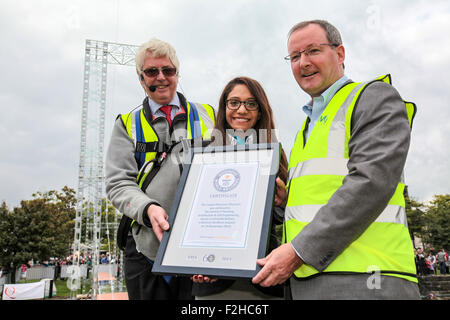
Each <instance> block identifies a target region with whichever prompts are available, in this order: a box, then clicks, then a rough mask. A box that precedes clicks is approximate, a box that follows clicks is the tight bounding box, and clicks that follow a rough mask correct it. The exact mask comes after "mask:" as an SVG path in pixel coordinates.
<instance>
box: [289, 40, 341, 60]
mask: <svg viewBox="0 0 450 320" xmlns="http://www.w3.org/2000/svg"><path fill="white" fill-rule="evenodd" d="M320 46H330V47H334V48H336V47H339V45H338V44H332V43H320V44H312V45H310V46H309V47H308V48H306V49H305V50H302V51H294V52H292V53H291V54H289V55H287V56H286V57H284V60H288V61H291V62H297V61H298V60H300V58H301V56H302V54H304V55H305V56H307V57H311V56H317V55H319V54H321V53H322V48H321V47H320Z"/></svg>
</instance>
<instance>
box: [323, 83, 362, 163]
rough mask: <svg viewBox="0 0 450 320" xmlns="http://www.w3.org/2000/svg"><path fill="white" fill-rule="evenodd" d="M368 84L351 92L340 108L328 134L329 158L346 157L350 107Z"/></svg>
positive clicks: (358, 86)
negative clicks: (346, 118)
mask: <svg viewBox="0 0 450 320" xmlns="http://www.w3.org/2000/svg"><path fill="white" fill-rule="evenodd" d="M366 84H367V82H365V83H360V84H359V85H357V86H356V87H354V88H353V89H352V91H350V93H349V94H348V96H347V98H346V99H345V101H344V103H342V105H341V106H340V108H339V110H338V111H337V113H336V115H335V116H334V119H333V122H332V123H331V126H330V131H329V133H328V149H327V157H344V152H345V117H346V115H347V110H348V107H349V106H350V105H351V104H352V102H353V100H354V98H355V96H356V93H357V92H358V91H359V89H361V88H362V87H363V86H365V85H366Z"/></svg>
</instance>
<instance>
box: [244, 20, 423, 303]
mask: <svg viewBox="0 0 450 320" xmlns="http://www.w3.org/2000/svg"><path fill="white" fill-rule="evenodd" d="M288 53H289V55H288V56H287V57H286V58H285V59H286V60H289V61H290V63H291V69H292V73H293V75H294V78H295V79H296V81H297V83H298V84H299V86H300V87H301V88H302V90H303V91H305V92H306V93H308V94H309V95H310V97H311V101H310V102H309V103H308V104H307V105H305V106H304V107H303V110H304V111H305V113H306V114H307V115H308V117H307V119H306V121H305V123H304V124H303V126H302V128H301V130H300V131H299V132H298V134H297V138H296V141H295V143H294V147H293V149H292V151H291V156H290V160H289V178H288V183H287V186H286V187H285V186H284V185H283V184H282V183H281V181H277V184H278V188H277V196H276V199H275V203H276V204H284V205H285V206H286V211H285V225H284V242H285V243H284V244H283V245H281V246H280V247H278V248H277V249H275V250H273V251H272V252H271V253H269V255H268V256H266V257H265V258H263V259H260V260H258V263H259V264H260V265H261V266H263V268H262V269H261V270H260V272H259V273H258V274H257V275H256V276H255V277H254V278H253V282H254V283H259V284H261V285H262V286H272V285H276V284H279V283H283V282H285V281H286V280H288V284H289V285H290V293H291V295H292V298H293V299H419V298H420V295H419V290H418V286H417V278H416V269H415V263H414V252H413V246H412V242H411V239H410V237H409V232H408V227H407V223H406V214H405V202H404V197H403V190H404V186H405V185H404V182H403V168H404V165H405V161H406V156H407V153H408V148H409V143H410V126H411V124H412V119H413V117H414V114H415V105H413V104H412V103H406V102H404V101H403V100H402V98H401V97H400V95H399V94H398V92H397V91H396V90H395V89H394V88H393V87H392V86H391V85H390V76H389V75H387V76H384V77H380V78H377V79H375V80H373V81H369V82H365V83H354V82H353V81H351V80H350V79H348V78H347V77H346V76H345V74H344V59H345V49H344V46H343V45H342V40H341V36H340V34H339V31H338V30H337V29H336V28H335V27H334V26H332V25H331V24H330V23H328V22H327V21H323V20H312V21H305V22H300V23H298V24H296V25H295V26H294V27H293V28H292V29H291V30H290V32H289V39H288Z"/></svg>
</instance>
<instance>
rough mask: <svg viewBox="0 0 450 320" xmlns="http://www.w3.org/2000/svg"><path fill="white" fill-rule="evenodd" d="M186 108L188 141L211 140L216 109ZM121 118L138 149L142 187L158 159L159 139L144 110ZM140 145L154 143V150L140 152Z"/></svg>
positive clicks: (195, 104)
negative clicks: (195, 139)
mask: <svg viewBox="0 0 450 320" xmlns="http://www.w3.org/2000/svg"><path fill="white" fill-rule="evenodd" d="M186 107H187V121H186V122H187V125H186V126H187V128H186V130H187V131H186V139H194V138H196V137H198V136H200V135H201V136H202V138H203V139H205V140H209V139H211V132H212V130H213V128H214V122H215V114H214V109H213V108H212V107H211V106H210V105H208V104H200V103H193V102H186ZM121 117H122V122H123V124H124V126H125V128H126V130H127V133H128V135H129V136H130V138H131V139H132V140H133V142H134V145H135V147H137V150H136V153H135V157H136V161H137V163H138V168H139V174H138V175H137V177H136V181H137V182H138V184H139V187H142V184H143V182H144V181H145V178H146V176H147V175H148V173H149V172H150V171H151V168H152V165H149V164H151V162H152V160H153V159H155V157H156V154H157V151H158V142H159V138H158V135H157V134H156V132H155V130H154V129H153V127H152V125H151V124H150V123H148V121H147V119H146V118H145V116H144V110H143V108H142V109H138V110H136V111H133V112H131V113H128V114H124V115H121ZM140 143H141V144H142V143H143V145H145V144H147V145H148V144H152V143H153V146H154V148H153V150H148V149H147V150H145V149H142V150H141V151H139V146H138V144H140Z"/></svg>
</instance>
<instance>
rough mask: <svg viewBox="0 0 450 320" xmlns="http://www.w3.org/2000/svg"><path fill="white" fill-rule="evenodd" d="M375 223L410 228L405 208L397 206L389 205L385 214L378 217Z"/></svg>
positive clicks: (382, 213)
mask: <svg viewBox="0 0 450 320" xmlns="http://www.w3.org/2000/svg"><path fill="white" fill-rule="evenodd" d="M375 222H391V223H398V224H403V225H404V226H405V227H408V221H407V220H406V210H405V208H403V207H401V206H397V205H388V206H387V207H386V208H385V209H384V210H383V212H381V214H380V215H379V216H378V218H377V219H376V220H375Z"/></svg>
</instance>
